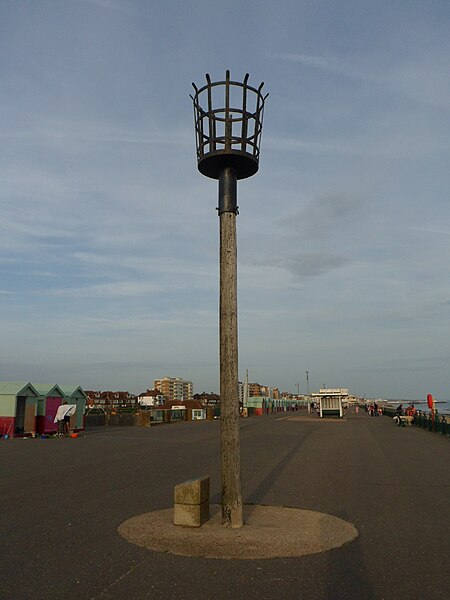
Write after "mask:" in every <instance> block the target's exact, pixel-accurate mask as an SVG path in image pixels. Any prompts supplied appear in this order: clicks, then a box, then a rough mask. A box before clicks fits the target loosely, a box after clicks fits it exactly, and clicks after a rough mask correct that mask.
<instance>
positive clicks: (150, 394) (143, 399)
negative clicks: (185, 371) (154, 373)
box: [138, 390, 164, 406]
mask: <svg viewBox="0 0 450 600" xmlns="http://www.w3.org/2000/svg"><path fill="white" fill-rule="evenodd" d="M138 403H139V404H140V405H141V406H160V405H161V404H163V403H164V396H163V395H162V394H161V392H160V391H159V390H146V391H145V392H142V394H139V396H138Z"/></svg>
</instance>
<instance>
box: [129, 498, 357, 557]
mask: <svg viewBox="0 0 450 600" xmlns="http://www.w3.org/2000/svg"><path fill="white" fill-rule="evenodd" d="M210 515H211V518H210V519H209V521H208V522H207V523H205V524H204V525H203V526H202V527H198V528H191V527H180V526H175V525H173V523H172V519H173V509H171V508H170V509H164V510H159V511H154V512H149V513H144V514H142V515H138V516H136V517H132V518H131V519H128V520H126V521H124V522H123V523H122V524H121V525H120V526H119V528H118V531H119V533H120V535H121V536H123V537H124V538H125V539H126V540H128V541H129V542H131V543H132V544H136V545H137V546H142V547H144V548H148V549H149V550H155V551H158V552H169V553H171V554H179V555H182V556H201V557H205V558H223V559H241V560H251V559H264V558H281V557H289V556H305V555H307V554H315V553H317V552H324V551H326V550H331V549H332V548H339V547H340V546H343V545H344V544H347V543H348V542H352V541H353V540H355V539H356V538H357V537H358V530H357V529H356V527H355V526H354V525H353V524H352V523H349V522H347V521H344V520H343V519H340V518H338V517H335V516H333V515H329V514H325V513H320V512H315V511H311V510H302V509H299V508H286V507H283V506H259V505H256V506H253V505H246V506H245V507H244V518H245V525H244V527H242V528H240V529H231V528H226V527H222V524H221V507H220V506H219V505H212V506H211V507H210Z"/></svg>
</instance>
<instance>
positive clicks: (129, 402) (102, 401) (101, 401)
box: [86, 390, 138, 407]
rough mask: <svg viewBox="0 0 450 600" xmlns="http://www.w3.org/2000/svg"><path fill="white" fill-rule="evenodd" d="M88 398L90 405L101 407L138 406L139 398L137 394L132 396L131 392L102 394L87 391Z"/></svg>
mask: <svg viewBox="0 0 450 600" xmlns="http://www.w3.org/2000/svg"><path fill="white" fill-rule="evenodd" d="M86 395H87V397H88V405H89V406H94V405H101V406H116V407H119V406H136V404H137V400H138V399H137V396H136V394H130V393H129V392H111V391H107V392H101V391H98V392H97V391H93V390H88V391H86Z"/></svg>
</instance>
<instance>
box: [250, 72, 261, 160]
mask: <svg viewBox="0 0 450 600" xmlns="http://www.w3.org/2000/svg"><path fill="white" fill-rule="evenodd" d="M263 85H264V82H262V83H261V85H260V86H259V88H258V92H257V95H256V97H257V101H256V111H255V132H254V134H255V135H254V139H253V141H254V143H255V145H254V147H253V155H254V156H256V157H257V156H258V138H259V132H260V129H261V127H260V120H259V111H260V108H259V103H260V101H261V98H262V96H261V88H262V86H263ZM263 106H264V103H263Z"/></svg>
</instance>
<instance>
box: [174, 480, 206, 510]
mask: <svg viewBox="0 0 450 600" xmlns="http://www.w3.org/2000/svg"><path fill="white" fill-rule="evenodd" d="M205 502H209V477H199V478H198V479H190V480H189V481H184V482H183V483H179V484H178V485H176V486H175V490H174V503H175V504H193V505H195V504H197V505H198V504H204V503H205Z"/></svg>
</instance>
